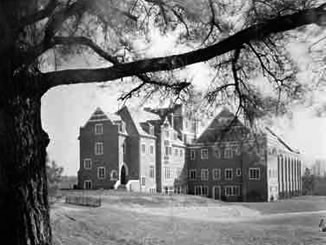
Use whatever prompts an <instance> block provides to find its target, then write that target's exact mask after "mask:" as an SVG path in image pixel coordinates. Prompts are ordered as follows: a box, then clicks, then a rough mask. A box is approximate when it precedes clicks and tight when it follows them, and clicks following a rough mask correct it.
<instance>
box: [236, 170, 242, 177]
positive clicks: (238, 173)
mask: <svg viewBox="0 0 326 245" xmlns="http://www.w3.org/2000/svg"><path fill="white" fill-rule="evenodd" d="M235 172H236V175H237V176H241V168H237V169H236V170H235Z"/></svg>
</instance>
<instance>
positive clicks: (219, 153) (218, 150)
mask: <svg viewBox="0 0 326 245" xmlns="http://www.w3.org/2000/svg"><path fill="white" fill-rule="evenodd" d="M214 156H215V157H216V158H218V159H219V158H221V151H220V149H214Z"/></svg>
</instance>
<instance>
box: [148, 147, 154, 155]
mask: <svg viewBox="0 0 326 245" xmlns="http://www.w3.org/2000/svg"><path fill="white" fill-rule="evenodd" d="M149 152H150V153H151V154H152V155H153V154H154V146H153V145H151V146H150V148H149Z"/></svg>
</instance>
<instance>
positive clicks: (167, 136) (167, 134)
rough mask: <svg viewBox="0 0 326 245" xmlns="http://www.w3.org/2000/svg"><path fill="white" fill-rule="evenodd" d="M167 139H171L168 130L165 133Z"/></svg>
mask: <svg viewBox="0 0 326 245" xmlns="http://www.w3.org/2000/svg"><path fill="white" fill-rule="evenodd" d="M165 137H166V138H169V137H170V132H169V130H166V131H165Z"/></svg>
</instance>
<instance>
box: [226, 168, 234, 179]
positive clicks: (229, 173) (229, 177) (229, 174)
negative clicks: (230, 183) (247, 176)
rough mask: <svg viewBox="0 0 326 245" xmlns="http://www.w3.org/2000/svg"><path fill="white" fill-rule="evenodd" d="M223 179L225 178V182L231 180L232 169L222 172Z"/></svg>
mask: <svg viewBox="0 0 326 245" xmlns="http://www.w3.org/2000/svg"><path fill="white" fill-rule="evenodd" d="M224 178H225V180H232V178H233V170H232V168H226V169H225V170H224Z"/></svg>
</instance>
